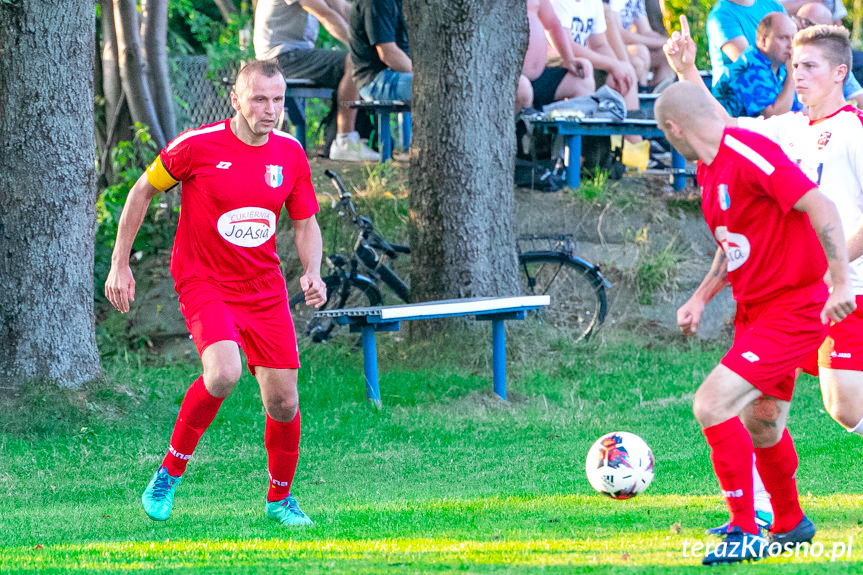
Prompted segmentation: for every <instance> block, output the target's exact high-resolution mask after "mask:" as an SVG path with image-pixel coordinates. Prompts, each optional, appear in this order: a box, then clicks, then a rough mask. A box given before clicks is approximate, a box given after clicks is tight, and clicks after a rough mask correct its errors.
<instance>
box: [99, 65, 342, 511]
mask: <svg viewBox="0 0 863 575" xmlns="http://www.w3.org/2000/svg"><path fill="white" fill-rule="evenodd" d="M284 94H285V79H284V76H283V74H282V71H281V69H280V68H279V66H278V63H277V62H275V61H274V60H269V61H266V60H265V61H255V62H252V63H250V64H248V65H247V66H246V67H244V68H243V69H242V70H240V72H239V74H238V75H237V81H236V84H235V86H234V90H233V91H232V92H231V106H232V107H233V108H234V110H236V114H235V115H234V117H233V118H231V119H228V120H224V121H221V122H218V123H215V124H211V125H209V126H203V127H201V128H199V129H197V130H189V131H187V132H184V133H182V134H180V135H179V136H178V137H177V138H176V139H174V140H173V141H171V142H170V143H169V144H168V146H167V147H165V149H164V150H162V151H161V152H160V153H159V156H158V157H157V158H156V159H155V161H154V162H153V163H152V164H151V165H150V166H149V167H148V168H147V171H146V173H145V174H142V175H141V177H140V178H139V179H138V181H137V182H136V183H135V185H134V186H133V187H132V189H131V190H130V191H129V196H128V198H127V200H126V204H125V206H124V207H123V213H122V215H121V217H120V224H119V228H118V230H117V241H116V244H115V246H114V252H113V255H112V258H111V270H110V272H109V274H108V279H107V281H106V282H105V295H106V296H107V298H108V300H109V301H110V302H111V304H112V305H113V306H114V307H115V308H116V309H117V310H119V311H120V312H123V313H125V312H127V311H129V302H130V301H134V299H135V280H134V279H133V277H132V271H131V269H130V267H129V252H130V251H131V248H132V243H133V242H134V239H135V236H136V235H137V233H138V229H139V228H140V226H141V222H142V220H143V218H144V214H145V212H146V210H147V207H148V206H149V204H150V201H151V199H152V198H153V197H154V196H155V195H156V194H158V193H159V192H162V191H165V190H168V189H170V188H172V187H174V186H175V185H176V184H178V183H180V182H182V186H183V191H182V199H181V209H180V220H179V224H178V226H177V233H176V237H175V239H174V247H173V251H172V253H171V275H172V276H173V278H174V286H175V288H176V290H177V293H178V294H179V301H180V311H182V313H183V316H184V317H185V319H186V326H187V327H188V329H189V332H190V333H191V334H192V339H193V340H194V342H195V346H196V347H197V349H198V353H199V354H200V356H201V362H202V364H203V374H202V375H201V377H199V378H198V379H197V380H195V382H194V383H192V385H191V387H189V389H188V391H187V392H186V395H185V397H184V399H183V402H182V404H181V406H180V413H179V415H178V417H177V422H176V424H175V425H174V430H173V433H172V435H171V441H170V444H169V446H168V451H167V453H166V455H165V458H164V460H163V462H162V465H161V466H160V467H159V469H158V470H157V471H156V473H155V474H154V475H153V477H152V479H151V480H150V483H149V485H148V486H147V489H146V490H145V491H144V494H143V495H142V496H141V502H142V504H143V506H144V510H145V511H146V513H147V515H148V516H150V518H152V519H154V520H158V521H164V520H165V519H167V518H168V516H169V515H170V513H171V508H172V506H173V500H174V492H175V490H176V489H177V486H178V485H179V483H180V478H181V477H182V475H183V472H184V471H185V470H186V463H187V462H188V460H189V459H190V458H191V456H192V453H193V451H194V449H195V446H196V445H197V444H198V440H199V439H200V437H201V435H202V434H203V433H204V431H205V430H206V429H207V427H208V426H209V425H210V423H211V422H212V421H213V418H214V417H215V416H216V412H217V411H218V409H219V406H220V405H221V404H222V401H223V399H224V398H225V397H227V396H228V395H230V394H231V392H232V391H233V389H234V386H235V385H236V383H237V381H238V380H239V378H240V375H241V372H242V368H241V362H240V347H242V348H243V351H244V353H245V354H246V360H247V364H248V367H249V371H251V372H252V374H253V375H254V376H255V377H256V379H257V380H258V384H259V386H260V389H261V399H262V400H263V404H264V408H265V411H266V426H265V432H264V445H265V447H266V450H267V460H268V471H269V478H270V481H269V491H268V493H267V504H266V513H267V515H268V516H269V517H270V518H271V519H274V520H276V521H279V522H280V523H282V524H284V525H310V524H311V523H312V521H311V519H309V518H308V516H306V514H305V513H303V512H302V511H301V510H300V508H299V506H298V505H297V502H296V500H295V499H294V497H293V496H292V495H291V482H292V481H293V478H294V472H295V470H296V466H297V458H298V456H299V443H300V412H299V400H298V394H297V369H298V368H299V359H298V354H297V342H296V340H295V336H294V330H293V325H292V321H291V315H290V312H289V309H288V300H287V292H286V290H285V281H284V278H283V277H282V274H281V271H280V269H279V257H278V255H277V254H276V246H275V233H276V223H277V221H278V215H279V212H280V211H281V208H282V206H284V207H285V208H286V209H287V212H288V215H289V216H290V218H291V220H292V223H293V228H294V234H295V238H296V247H297V252H298V254H299V257H300V261H301V262H302V266H303V274H302V277H301V278H300V286H301V288H302V289H303V292H304V293H305V300H306V304H307V305H312V306H315V307H320V306H321V305H322V304H323V303H324V302H325V301H326V286H325V285H324V282H323V281H322V279H321V274H320V265H321V256H322V247H321V232H320V229H319V228H318V224H317V221H316V219H315V213H317V211H318V203H317V200H316V198H315V193H314V189H313V188H312V183H311V177H310V170H309V164H308V161H307V160H306V156H305V153H304V151H303V148H302V147H301V146H300V145H299V143H298V142H297V141H296V140H294V139H293V138H292V137H290V136H289V135H288V134H286V133H283V132H279V131H278V130H274V128H275V123H276V121H277V120H278V118H279V116H280V115H281V113H282V110H283V107H284Z"/></svg>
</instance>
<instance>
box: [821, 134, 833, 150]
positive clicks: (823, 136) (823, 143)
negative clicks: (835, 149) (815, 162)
mask: <svg viewBox="0 0 863 575" xmlns="http://www.w3.org/2000/svg"><path fill="white" fill-rule="evenodd" d="M832 135H833V134H831V133H830V132H821V135H820V136H818V149H819V150H823V149H824V146H826V145H827V142H829V141H830V136H832Z"/></svg>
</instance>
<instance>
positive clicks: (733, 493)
mask: <svg viewBox="0 0 863 575" xmlns="http://www.w3.org/2000/svg"><path fill="white" fill-rule="evenodd" d="M722 496H723V497H734V498H735V499H736V498H738V497H743V490H742V489H734V490H733V491H723V492H722Z"/></svg>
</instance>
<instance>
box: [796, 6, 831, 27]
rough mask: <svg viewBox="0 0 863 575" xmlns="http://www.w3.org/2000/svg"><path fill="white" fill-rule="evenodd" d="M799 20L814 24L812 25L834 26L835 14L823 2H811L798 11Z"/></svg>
mask: <svg viewBox="0 0 863 575" xmlns="http://www.w3.org/2000/svg"><path fill="white" fill-rule="evenodd" d="M797 18H798V19H800V18H803V19H806V20H809V21H810V22H812V24H832V23H833V13H832V12H830V8H828V7H827V6H825V5H824V4H823V3H821V2H810V3H808V4H804V5H803V6H801V7H800V9H799V10H797Z"/></svg>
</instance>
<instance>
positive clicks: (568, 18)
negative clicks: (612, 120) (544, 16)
mask: <svg viewBox="0 0 863 575" xmlns="http://www.w3.org/2000/svg"><path fill="white" fill-rule="evenodd" d="M551 5H552V6H553V7H554V12H555V13H556V14H557V18H558V20H560V23H561V25H562V26H563V28H564V30H566V31H567V33H568V34H569V37H570V38H571V39H572V43H571V44H570V46H571V47H572V53H573V54H574V55H575V56H576V57H579V58H586V59H587V60H589V61H590V63H591V64H592V65H593V68H594V70H600V71H603V72H604V73H605V75H606V77H605V78H603V80H604V81H605V83H606V84H608V86H609V87H610V88H612V89H614V90H616V91H617V92H619V93H620V94H621V95H622V96H623V98H624V100H625V101H626V109H627V110H628V111H637V110H638V109H639V107H638V80H637V79H636V77H635V70H634V69H633V68H632V65H631V64H630V63H629V60H628V59H627V60H621V59H620V58H618V56H617V55H616V54H615V53H614V50H613V49H612V47H611V46H610V45H609V43H608V38H606V35H605V33H606V30H607V26H606V22H605V13H604V11H603V7H602V0H551ZM560 57H561V55H560V54H559V53H558V52H557V50H551V54H550V60H549V62H550V63H552V64H554V63H556V62H558V61H559V60H560ZM600 75H603V74H600ZM599 80H600V78H597V82H596V83H597V85H599V84H600V81H599Z"/></svg>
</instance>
